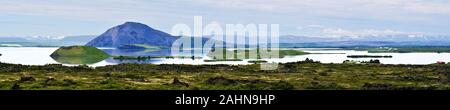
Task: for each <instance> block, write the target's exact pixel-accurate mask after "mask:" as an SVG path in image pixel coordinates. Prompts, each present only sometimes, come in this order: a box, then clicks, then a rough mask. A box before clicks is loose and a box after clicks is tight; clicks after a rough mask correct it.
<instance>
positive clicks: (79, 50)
mask: <svg viewBox="0 0 450 110" xmlns="http://www.w3.org/2000/svg"><path fill="white" fill-rule="evenodd" d="M51 56H52V58H54V59H55V60H57V61H58V62H61V63H70V64H91V63H96V62H98V61H102V60H104V59H106V58H108V57H109V55H108V54H106V53H105V52H103V51H102V50H100V49H97V48H95V47H91V46H70V47H61V48H59V49H58V50H56V51H55V52H54V53H53V54H52V55H51Z"/></svg>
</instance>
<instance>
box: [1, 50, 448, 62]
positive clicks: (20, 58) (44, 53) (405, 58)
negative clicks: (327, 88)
mask: <svg viewBox="0 0 450 110" xmlns="http://www.w3.org/2000/svg"><path fill="white" fill-rule="evenodd" d="M55 50H57V48H56V47H0V54H2V56H0V62H3V63H13V64H24V65H45V64H60V63H58V62H56V61H55V60H53V59H52V58H51V57H50V54H52V53H53V52H54V51H55ZM103 50H104V51H105V52H107V53H108V54H111V55H124V56H129V55H133V56H166V55H170V51H169V50H161V51H136V50H117V49H103ZM298 50H303V51H306V52H310V53H326V54H309V55H300V56H287V57H285V58H280V59H264V60H267V61H269V62H276V63H287V62H297V61H303V60H305V59H306V58H310V59H313V60H315V61H320V62H322V63H342V62H343V61H345V60H356V61H368V60H371V59H379V60H380V61H381V63H383V64H432V63H436V62H437V61H445V62H450V53H368V52H367V51H354V50H337V49H323V48H322V49H315V48H303V49H298ZM333 53H334V54H333ZM348 55H391V56H393V57H392V58H347V56H348ZM205 59H209V58H207V57H204V58H203V59H194V60H192V59H190V58H186V59H181V58H175V59H165V58H158V59H151V60H146V61H133V60H124V61H120V60H114V59H112V58H109V59H106V60H104V61H101V62H98V63H95V64H91V65H89V66H93V67H96V66H105V65H116V64H120V63H151V64H192V65H202V64H231V65H237V64H250V63H248V61H249V60H244V61H237V62H236V61H228V62H204V60H205ZM65 65H68V66H70V65H69V64H65Z"/></svg>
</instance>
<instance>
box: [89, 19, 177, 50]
mask: <svg viewBox="0 0 450 110" xmlns="http://www.w3.org/2000/svg"><path fill="white" fill-rule="evenodd" d="M176 39H177V37H175V36H172V35H170V34H168V33H165V32H162V31H159V30H155V29H153V28H151V27H149V26H147V25H145V24H142V23H136V22H126V23H124V24H122V25H119V26H116V27H113V28H111V29H109V30H108V31H106V32H105V33H103V34H102V35H100V36H98V37H97V38H95V39H94V40H92V41H90V42H89V43H87V44H86V45H87V46H95V47H120V46H124V45H130V44H141V45H149V46H159V47H171V45H172V43H173V42H174V41H175V40H176Z"/></svg>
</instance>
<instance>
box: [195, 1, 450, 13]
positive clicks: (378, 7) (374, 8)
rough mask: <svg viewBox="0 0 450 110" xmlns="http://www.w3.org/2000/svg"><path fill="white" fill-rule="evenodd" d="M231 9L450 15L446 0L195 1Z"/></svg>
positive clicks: (448, 3) (449, 3) (449, 7)
mask: <svg viewBox="0 0 450 110" xmlns="http://www.w3.org/2000/svg"><path fill="white" fill-rule="evenodd" d="M194 1H196V2H198V3H204V4H208V5H213V6H220V7H225V8H229V9H253V10H260V11H275V12H305V13H316V14H323V15H331V16H346V15H352V14H353V15H354V14H363V15H365V14H373V15H376V14H378V15H385V14H386V13H395V14H401V13H417V14H450V2H449V1H444V0H223V1H217V0H194Z"/></svg>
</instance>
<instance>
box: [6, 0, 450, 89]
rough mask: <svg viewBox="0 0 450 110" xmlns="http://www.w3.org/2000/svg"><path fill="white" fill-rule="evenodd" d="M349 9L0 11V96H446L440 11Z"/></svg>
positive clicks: (75, 6)
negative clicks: (155, 93) (90, 92)
mask: <svg viewBox="0 0 450 110" xmlns="http://www.w3.org/2000/svg"><path fill="white" fill-rule="evenodd" d="M319 1H322V0H319ZM350 1H352V0H344V2H342V3H336V2H331V1H329V2H330V4H340V5H345V6H349V7H353V8H354V9H360V10H359V11H354V9H353V8H342V7H335V6H324V5H323V4H318V3H317V4H316V3H311V4H303V3H300V2H294V3H292V4H290V3H274V2H273V1H272V2H271V0H268V1H265V2H254V1H252V0H248V1H247V0H243V1H242V2H237V1H234V2H231V1H229V2H221V3H216V2H213V1H208V0H206V1H202V0H198V1H197V0H194V1H192V2H187V1H180V3H179V4H183V6H182V7H176V6H174V5H168V7H169V8H173V9H161V10H160V11H161V12H154V11H152V10H155V9H157V8H158V7H159V8H160V7H162V6H159V5H158V4H177V3H174V2H170V1H159V2H157V3H151V2H145V1H139V0H137V1H129V2H125V1H123V2H120V1H113V3H109V2H108V3H107V2H106V1H102V3H104V4H111V5H98V6H97V5H93V4H89V3H87V1H78V2H76V1H72V2H73V3H63V2H57V1H47V2H40V3H35V4H33V3H28V2H27V0H19V1H16V2H13V1H11V2H9V1H1V2H0V3H1V4H5V6H6V7H3V8H0V13H2V14H1V15H0V17H2V18H5V19H4V20H0V24H2V25H4V26H5V27H2V28H0V30H2V31H1V32H0V89H1V90H449V89H450V31H448V29H449V28H450V27H448V26H450V21H449V20H448V19H449V18H450V16H449V15H450V8H448V7H450V3H449V2H442V3H441V2H440V1H433V2H425V1H419V0H417V1H416V0H414V1H404V0H394V1H392V2H389V1H384V0H382V1H380V2H376V1H371V2H370V3H369V2H367V3H366V2H364V1H360V2H358V4H366V5H364V6H357V4H355V3H353V2H350ZM266 2H267V3H266ZM8 4H9V5H21V6H22V7H8ZM113 4H114V5H113ZM116 4H123V5H116ZM416 4H424V5H423V6H421V8H414V7H413V6H415V5H416ZM54 5H60V6H54ZM233 5H235V6H233ZM149 6H155V7H151V8H149ZM402 6H403V7H402ZM45 7H47V8H45ZM49 7H50V8H49ZM130 7H132V8H130ZM198 7H202V8H206V9H210V10H207V11H206V10H203V9H199V8H198ZM242 7H246V8H242ZM299 7H302V8H299ZM327 8H331V9H335V10H328V9H327ZM397 8H398V9H397ZM435 8H436V9H435ZM36 9H41V10H36ZM305 9H306V10H308V9H309V10H315V11H311V12H309V11H302V10H305ZM52 10H61V11H52ZM108 10H112V11H108ZM66 11H73V12H74V13H73V14H68V13H65V12H66ZM146 11H148V12H149V13H148V14H146V15H145V14H144V13H145V12H146ZM241 11H244V12H241ZM174 12H176V13H177V14H168V13H174ZM217 13H223V15H219V14H217ZM245 13H254V14H255V15H253V16H249V15H247V14H245ZM267 13H270V14H273V15H276V16H278V17H276V16H269V15H270V14H269V15H268V14H267ZM330 13H332V14H330ZM95 15H98V16H95ZM253 18H258V20H253ZM192 21H193V22H192ZM199 22H200V23H199ZM177 23H178V24H177ZM184 23H186V24H184ZM255 24H257V25H255ZM191 26H192V29H191ZM198 26H199V27H198ZM230 27H231V28H230ZM199 29H200V30H199ZM265 29H268V31H267V32H266V31H265ZM361 29H362V30H361ZM272 67H274V68H272Z"/></svg>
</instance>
